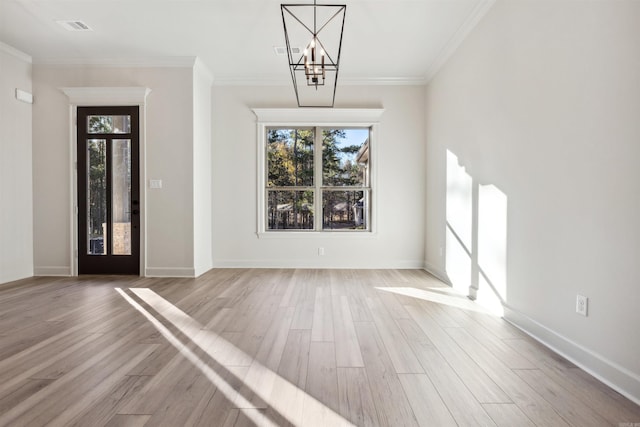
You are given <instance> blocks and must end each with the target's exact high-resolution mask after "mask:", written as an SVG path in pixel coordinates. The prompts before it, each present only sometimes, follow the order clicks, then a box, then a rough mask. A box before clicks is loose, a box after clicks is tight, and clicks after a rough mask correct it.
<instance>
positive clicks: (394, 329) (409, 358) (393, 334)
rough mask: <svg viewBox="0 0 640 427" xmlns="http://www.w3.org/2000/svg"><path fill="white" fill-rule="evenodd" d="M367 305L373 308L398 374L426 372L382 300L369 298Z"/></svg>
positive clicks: (378, 326) (381, 334)
mask: <svg viewBox="0 0 640 427" xmlns="http://www.w3.org/2000/svg"><path fill="white" fill-rule="evenodd" d="M367 305H368V306H369V309H370V310H371V314H372V315H373V320H374V323H375V325H376V328H377V330H378V333H379V335H380V338H381V339H382V342H383V343H384V346H385V349H386V351H387V353H388V354H389V358H390V359H391V362H392V363H393V366H394V368H395V372H396V373H398V374H420V373H424V370H423V368H422V365H421V364H420V362H419V361H418V359H417V357H416V356H415V354H413V350H412V349H411V347H410V346H409V344H408V343H407V341H406V340H405V339H404V335H403V333H402V331H401V330H400V327H399V326H398V325H397V324H396V323H395V321H394V319H393V318H392V317H391V315H390V314H389V313H388V312H387V309H386V308H385V306H384V305H382V303H381V302H380V300H379V299H378V298H367Z"/></svg>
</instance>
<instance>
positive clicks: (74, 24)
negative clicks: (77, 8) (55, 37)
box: [56, 21, 93, 31]
mask: <svg viewBox="0 0 640 427" xmlns="http://www.w3.org/2000/svg"><path fill="white" fill-rule="evenodd" d="M56 22H57V23H58V24H59V25H61V26H62V27H64V29H65V30H67V31H93V29H91V28H90V27H89V26H88V25H87V24H85V23H84V22H82V21H56Z"/></svg>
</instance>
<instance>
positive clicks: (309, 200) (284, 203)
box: [267, 190, 313, 230]
mask: <svg viewBox="0 0 640 427" xmlns="http://www.w3.org/2000/svg"><path fill="white" fill-rule="evenodd" d="M267 199H268V200H267V224H268V230H312V229H313V191H312V190H307V191H276V190H270V191H267Z"/></svg>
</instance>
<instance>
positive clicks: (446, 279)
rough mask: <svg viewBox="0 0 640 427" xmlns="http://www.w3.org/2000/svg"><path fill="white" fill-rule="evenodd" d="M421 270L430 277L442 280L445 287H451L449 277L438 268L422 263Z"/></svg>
mask: <svg viewBox="0 0 640 427" xmlns="http://www.w3.org/2000/svg"><path fill="white" fill-rule="evenodd" d="M422 269H423V270H425V271H426V272H427V273H429V274H431V275H432V276H435V277H436V278H438V279H440V280H442V281H443V282H444V283H446V284H447V285H449V286H451V280H449V276H448V275H447V273H446V272H445V271H444V270H440V269H439V268H438V267H436V266H435V265H433V264H431V263H429V262H427V261H425V262H424V265H423V266H422Z"/></svg>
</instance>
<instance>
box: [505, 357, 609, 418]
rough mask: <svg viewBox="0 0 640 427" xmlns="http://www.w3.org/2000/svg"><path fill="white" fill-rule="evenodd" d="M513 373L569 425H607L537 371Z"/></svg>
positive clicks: (592, 411)
mask: <svg viewBox="0 0 640 427" xmlns="http://www.w3.org/2000/svg"><path fill="white" fill-rule="evenodd" d="M514 372H515V373H516V374H517V375H518V376H519V377H520V378H522V379H523V380H524V381H525V382H526V383H527V384H529V386H531V388H533V389H534V390H536V392H537V393H538V394H540V395H541V396H542V397H543V398H545V399H546V400H547V402H549V404H550V405H551V406H553V408H555V410H556V412H558V413H559V414H560V416H561V417H562V418H564V420H566V421H568V422H569V424H571V425H579V426H585V427H589V426H593V427H596V426H603V425H606V424H608V422H607V420H605V419H604V418H602V417H601V416H600V415H599V414H598V413H597V412H596V411H594V410H592V409H591V408H590V407H589V406H587V405H585V404H584V403H582V402H581V401H580V400H579V399H578V398H576V397H575V396H573V395H572V394H571V393H569V392H568V391H567V390H566V389H564V388H563V387H562V386H560V385H559V384H557V383H556V382H554V381H552V380H551V379H550V378H549V377H547V376H546V375H545V374H544V373H543V372H541V371H540V370H539V369H527V370H516V371H514Z"/></svg>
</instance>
